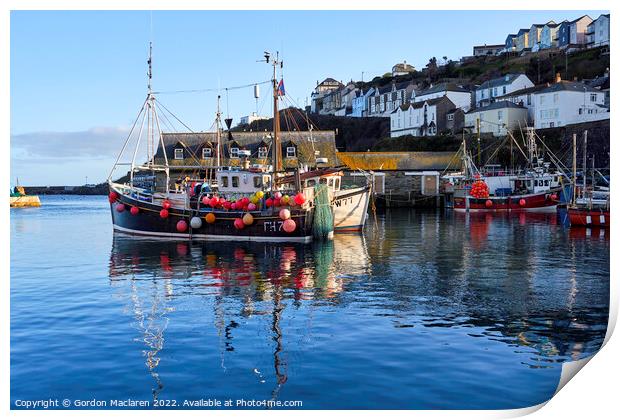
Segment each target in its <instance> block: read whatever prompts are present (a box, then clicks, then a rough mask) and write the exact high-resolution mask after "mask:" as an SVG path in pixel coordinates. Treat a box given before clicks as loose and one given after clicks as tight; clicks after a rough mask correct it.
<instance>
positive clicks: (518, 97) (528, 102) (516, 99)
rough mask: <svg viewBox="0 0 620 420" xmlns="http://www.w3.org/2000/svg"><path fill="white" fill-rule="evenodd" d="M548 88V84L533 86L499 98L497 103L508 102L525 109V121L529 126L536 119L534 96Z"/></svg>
mask: <svg viewBox="0 0 620 420" xmlns="http://www.w3.org/2000/svg"><path fill="white" fill-rule="evenodd" d="M547 87H549V84H548V83H547V84H545V85H538V86H533V87H529V88H525V89H519V90H515V91H514V92H512V93H509V94H508V95H505V96H500V97H499V98H497V101H510V102H512V103H514V104H517V105H521V106H523V107H525V108H527V117H528V118H527V120H528V123H529V124H533V123H534V119H535V117H536V101H535V100H534V94H536V93H537V92H540V91H541V90H543V89H546V88H547Z"/></svg>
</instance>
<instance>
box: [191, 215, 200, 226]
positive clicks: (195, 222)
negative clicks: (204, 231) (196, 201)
mask: <svg viewBox="0 0 620 420" xmlns="http://www.w3.org/2000/svg"><path fill="white" fill-rule="evenodd" d="M189 224H190V226H191V227H192V229H200V228H201V227H202V219H201V218H200V217H196V216H194V217H192V220H190V221H189Z"/></svg>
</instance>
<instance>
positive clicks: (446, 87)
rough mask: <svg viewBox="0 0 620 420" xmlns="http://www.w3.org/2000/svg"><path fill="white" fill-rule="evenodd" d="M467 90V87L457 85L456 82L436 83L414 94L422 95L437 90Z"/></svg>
mask: <svg viewBox="0 0 620 420" xmlns="http://www.w3.org/2000/svg"><path fill="white" fill-rule="evenodd" d="M445 91H449V92H469V90H468V89H465V88H464V87H462V86H459V85H457V84H456V83H438V84H436V85H435V86H431V87H430V88H428V89H426V90H423V91H422V92H420V93H417V94H416V96H424V95H430V94H431V93H437V92H445Z"/></svg>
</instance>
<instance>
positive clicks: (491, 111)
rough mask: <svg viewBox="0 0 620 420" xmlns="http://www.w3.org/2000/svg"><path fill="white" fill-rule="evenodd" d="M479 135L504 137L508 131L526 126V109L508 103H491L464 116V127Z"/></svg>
mask: <svg viewBox="0 0 620 420" xmlns="http://www.w3.org/2000/svg"><path fill="white" fill-rule="evenodd" d="M478 125H479V126H480V132H481V133H492V134H493V135H494V136H498V137H499V136H504V135H506V133H507V132H508V131H510V130H515V129H519V127H525V126H526V125H527V109H526V108H525V107H523V106H521V105H517V104H515V103H512V102H510V101H498V102H493V103H492V104H491V105H487V106H485V107H482V108H476V109H472V110H471V111H469V112H468V113H467V114H465V127H467V128H469V129H470V130H473V131H476V130H477V128H478Z"/></svg>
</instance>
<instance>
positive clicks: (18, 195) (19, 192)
mask: <svg viewBox="0 0 620 420" xmlns="http://www.w3.org/2000/svg"><path fill="white" fill-rule="evenodd" d="M9 201H10V206H11V207H40V206H41V200H39V196H37V195H28V194H26V191H25V190H24V187H22V186H20V185H19V180H18V181H17V185H16V186H15V187H14V188H13V189H12V190H11V194H10V197H9Z"/></svg>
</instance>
